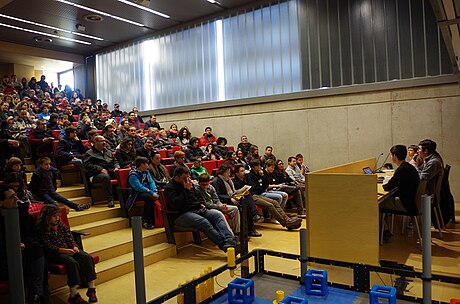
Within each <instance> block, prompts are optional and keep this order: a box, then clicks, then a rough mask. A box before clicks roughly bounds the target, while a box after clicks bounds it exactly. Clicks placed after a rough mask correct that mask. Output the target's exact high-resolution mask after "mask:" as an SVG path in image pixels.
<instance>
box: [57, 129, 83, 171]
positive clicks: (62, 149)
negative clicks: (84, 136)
mask: <svg viewBox="0 0 460 304" xmlns="http://www.w3.org/2000/svg"><path fill="white" fill-rule="evenodd" d="M85 152H86V148H85V146H84V145H83V143H82V141H81V140H80V139H79V138H78V136H77V129H75V128H74V127H68V128H66V129H65V135H64V137H63V138H62V139H61V140H59V143H58V155H57V156H58V157H59V163H60V165H67V164H75V165H77V166H78V167H80V168H81V169H84V168H83V163H82V158H83V155H84V154H85Z"/></svg>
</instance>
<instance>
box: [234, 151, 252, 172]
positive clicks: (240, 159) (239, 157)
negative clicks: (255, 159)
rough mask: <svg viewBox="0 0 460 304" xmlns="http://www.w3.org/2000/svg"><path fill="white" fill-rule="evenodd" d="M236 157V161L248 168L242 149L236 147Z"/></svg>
mask: <svg viewBox="0 0 460 304" xmlns="http://www.w3.org/2000/svg"><path fill="white" fill-rule="evenodd" d="M236 157H237V158H236V163H237V164H240V165H243V166H244V168H245V169H246V170H249V164H248V163H247V162H246V157H245V156H244V152H243V150H241V149H238V151H236Z"/></svg>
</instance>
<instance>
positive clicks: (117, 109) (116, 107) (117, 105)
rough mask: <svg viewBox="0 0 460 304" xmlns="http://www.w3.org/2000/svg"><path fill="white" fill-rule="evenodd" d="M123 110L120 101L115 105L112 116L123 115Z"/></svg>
mask: <svg viewBox="0 0 460 304" xmlns="http://www.w3.org/2000/svg"><path fill="white" fill-rule="evenodd" d="M122 116H123V112H122V111H120V105H119V104H118V103H116V104H114V105H113V111H112V117H122Z"/></svg>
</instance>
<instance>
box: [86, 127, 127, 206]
mask: <svg viewBox="0 0 460 304" xmlns="http://www.w3.org/2000/svg"><path fill="white" fill-rule="evenodd" d="M106 145H107V143H106V141H105V138H104V137H103V136H100V135H98V136H96V137H95V138H94V146H93V147H92V148H91V149H89V150H88V151H86V153H85V156H84V158H83V159H84V160H83V164H84V165H85V169H86V171H87V173H88V176H89V177H90V178H92V180H91V182H92V184H93V185H100V186H102V189H103V190H104V192H105V196H106V198H107V206H108V207H114V206H115V205H114V203H113V190H112V182H111V180H112V178H116V175H115V170H116V169H119V168H120V165H119V164H118V161H117V159H116V158H114V157H113V156H112V153H111V152H110V150H108V149H107V148H106Z"/></svg>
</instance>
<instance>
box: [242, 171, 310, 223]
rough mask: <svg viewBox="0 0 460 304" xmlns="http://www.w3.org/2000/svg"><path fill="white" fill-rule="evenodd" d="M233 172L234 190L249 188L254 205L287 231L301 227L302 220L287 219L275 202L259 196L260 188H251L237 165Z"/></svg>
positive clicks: (243, 172)
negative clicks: (266, 212)
mask: <svg viewBox="0 0 460 304" xmlns="http://www.w3.org/2000/svg"><path fill="white" fill-rule="evenodd" d="M237 168H238V170H237ZM236 170H237V171H236ZM235 171H236V172H235V181H234V182H235V188H236V189H241V188H243V187H244V186H246V185H249V186H251V189H250V192H251V194H252V197H253V199H254V202H255V203H256V205H258V206H259V207H261V208H262V209H266V210H267V211H268V212H269V214H270V215H271V216H273V217H274V219H276V220H277V221H278V222H279V223H280V224H281V225H282V226H283V227H286V228H287V229H288V230H291V229H297V228H299V227H300V226H301V224H302V220H301V219H299V218H296V217H294V218H289V217H288V216H287V215H286V213H284V211H283V209H282V208H281V207H280V205H279V203H278V202H277V201H276V200H274V199H271V198H268V197H264V196H261V195H259V194H260V187H258V186H257V185H255V184H254V185H255V186H256V188H254V187H252V186H253V185H252V184H250V183H248V181H247V179H246V172H245V169H244V168H243V167H242V166H241V165H237V166H236V167H235Z"/></svg>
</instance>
